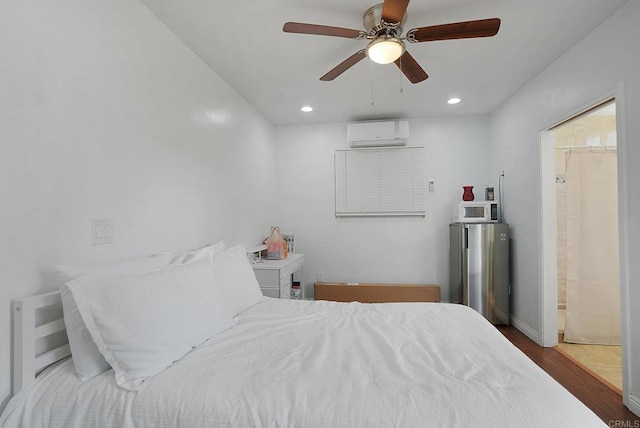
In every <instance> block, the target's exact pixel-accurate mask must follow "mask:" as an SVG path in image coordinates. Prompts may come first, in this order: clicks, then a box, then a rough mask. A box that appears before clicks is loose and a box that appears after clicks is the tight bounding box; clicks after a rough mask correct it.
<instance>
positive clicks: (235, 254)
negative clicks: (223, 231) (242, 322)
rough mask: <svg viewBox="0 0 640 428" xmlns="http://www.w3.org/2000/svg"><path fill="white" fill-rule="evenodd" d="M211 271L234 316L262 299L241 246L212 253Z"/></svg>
mask: <svg viewBox="0 0 640 428" xmlns="http://www.w3.org/2000/svg"><path fill="white" fill-rule="evenodd" d="M213 272H214V274H215V276H216V281H217V283H218V284H217V285H218V287H220V288H222V291H223V292H224V294H225V296H226V297H227V301H228V302H229V305H230V307H231V312H232V313H233V315H234V316H236V315H237V314H238V313H240V312H242V311H244V310H245V309H247V308H249V307H250V306H253V305H255V304H256V303H258V302H261V301H262V300H264V295H263V294H262V291H261V290H260V285H259V284H258V280H257V279H256V274H255V273H254V271H253V268H252V267H251V263H249V259H247V253H246V250H245V248H244V247H243V246H241V245H238V246H235V247H231V248H229V249H227V250H225V251H220V252H217V253H213Z"/></svg>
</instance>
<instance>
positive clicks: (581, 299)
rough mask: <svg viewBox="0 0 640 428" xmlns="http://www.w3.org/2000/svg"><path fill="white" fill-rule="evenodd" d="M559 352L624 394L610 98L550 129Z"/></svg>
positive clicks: (614, 136)
mask: <svg viewBox="0 0 640 428" xmlns="http://www.w3.org/2000/svg"><path fill="white" fill-rule="evenodd" d="M548 132H550V138H551V140H552V142H553V147H554V160H555V196H556V218H557V224H556V227H557V293H558V296H557V299H558V350H559V351H560V352H562V353H564V354H565V355H566V356H567V357H569V358H571V359H572V360H574V361H575V362H577V363H578V364H580V365H582V366H583V367H584V368H586V369H587V370H589V371H590V372H591V373H592V374H594V375H595V376H596V377H599V378H600V379H601V380H602V381H603V382H605V383H606V384H608V385H609V386H610V387H612V388H613V389H615V390H617V391H618V392H620V393H622V354H621V347H620V336H621V333H620V281H619V275H618V272H619V265H620V262H619V257H618V248H619V245H618V211H617V210H618V200H617V193H618V182H617V175H618V174H617V132H616V104H615V100H608V101H606V102H604V103H602V104H599V105H597V106H595V107H593V108H592V109H589V110H588V111H586V112H584V113H581V114H580V115H578V116H575V117H572V118H571V119H569V120H567V121H565V122H563V123H561V124H559V125H557V126H555V127H553V128H551V129H550V130H549V131H548Z"/></svg>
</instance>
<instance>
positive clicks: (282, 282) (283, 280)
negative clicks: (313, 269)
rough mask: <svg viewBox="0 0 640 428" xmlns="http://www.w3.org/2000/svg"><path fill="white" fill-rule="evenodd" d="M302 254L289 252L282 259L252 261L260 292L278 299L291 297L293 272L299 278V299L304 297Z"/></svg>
mask: <svg viewBox="0 0 640 428" xmlns="http://www.w3.org/2000/svg"><path fill="white" fill-rule="evenodd" d="M303 264H304V254H289V257H287V258H286V259H284V260H262V261H261V262H256V263H252V265H251V267H253V270H254V272H255V274H256V278H257V279H258V283H259V284H260V289H261V290H262V294H264V295H265V296H267V297H276V298H280V299H290V298H291V287H292V285H293V276H294V273H295V275H296V277H299V278H300V297H299V298H300V299H304V296H303V292H302V290H303V287H302V278H303V275H302V273H303Z"/></svg>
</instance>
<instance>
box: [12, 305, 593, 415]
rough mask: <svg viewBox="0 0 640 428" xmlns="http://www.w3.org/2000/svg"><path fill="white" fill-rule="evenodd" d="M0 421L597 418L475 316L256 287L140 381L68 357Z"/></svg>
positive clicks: (461, 309)
mask: <svg viewBox="0 0 640 428" xmlns="http://www.w3.org/2000/svg"><path fill="white" fill-rule="evenodd" d="M0 425H1V426H3V427H45V426H46V427H83V428H84V427H88V426H91V427H158V428H161V427H213V426H215V427H259V426H265V427H328V428H329V427H330V428H336V427H385V428H387V427H425V426H433V427H456V426H459V427H547V426H563V427H592V426H593V427H595V426H606V425H605V424H604V422H602V421H601V420H600V419H599V418H598V417H597V416H596V415H595V414H594V413H593V412H592V411H591V410H589V409H588V408H587V407H585V406H584V405H583V404H582V403H581V402H580V401H578V400H577V399H576V398H575V397H574V396H572V395H571V394H570V393H569V392H568V391H566V390H565V389H564V388H563V387H562V386H561V385H560V384H558V383H557V382H556V381H555V380H553V379H552V378H551V377H550V376H548V375H547V374H546V373H545V372H544V371H542V370H541V369H540V368H539V367H538V366H537V365H535V364H534V363H533V362H532V361H531V360H529V359H528V358H527V357H526V356H525V355H524V354H523V353H522V352H521V351H520V350H518V349H517V348H516V347H514V346H513V345H512V344H511V343H510V342H509V341H508V340H507V339H506V338H504V337H503V336H502V334H500V332H499V331H498V330H497V329H495V327H494V326H492V325H491V324H490V323H488V322H487V321H486V320H485V319H484V318H483V317H482V316H480V315H479V314H478V313H476V312H475V311H473V310H471V309H469V308H468V307H466V306H462V305H454V304H445V303H385V304H362V303H357V302H353V303H338V302H327V301H297V300H280V299H265V301H263V302H261V303H259V304H257V305H255V306H253V307H251V308H250V309H248V310H246V311H244V312H242V313H241V314H239V315H238V324H237V325H236V326H234V327H232V328H230V329H228V330H226V331H225V332H223V333H221V334H219V335H217V336H214V337H213V338H211V339H209V340H208V341H207V342H205V343H204V344H202V345H201V346H198V347H197V348H195V349H193V351H191V352H190V353H188V354H187V355H186V356H185V357H183V358H182V359H180V360H179V361H177V362H175V363H174V364H173V365H172V366H170V367H169V368H167V369H166V370H164V371H163V372H161V373H159V374H157V375H155V376H153V377H152V378H150V379H148V380H147V381H146V382H145V383H144V385H143V387H142V388H141V389H140V390H139V391H127V390H124V389H122V388H120V387H118V386H117V385H116V383H115V380H114V376H113V372H112V371H111V370H109V371H107V372H105V373H102V374H101V375H99V376H96V377H94V378H92V379H90V380H88V381H86V382H83V381H81V380H80V379H79V378H78V377H77V375H76V373H75V371H74V367H73V364H72V362H71V361H70V360H67V361H63V362H61V363H59V364H57V365H56V366H54V367H51V368H49V369H47V370H46V371H45V372H44V373H43V374H41V375H40V376H39V377H38V379H37V380H36V382H34V383H33V384H32V385H30V386H29V387H27V388H26V389H24V390H23V391H21V392H19V393H18V394H17V395H16V396H15V397H13V398H12V400H11V401H10V402H9V404H8V405H7V407H6V409H5V411H4V413H3V415H2V417H1V418H0Z"/></svg>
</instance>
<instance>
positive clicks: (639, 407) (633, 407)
mask: <svg viewBox="0 0 640 428" xmlns="http://www.w3.org/2000/svg"><path fill="white" fill-rule="evenodd" d="M625 405H626V406H627V408H628V409H629V410H630V411H631V413H633V414H634V415H636V416H640V397H636V396H635V395H633V394H629V400H628V402H626V403H625Z"/></svg>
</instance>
